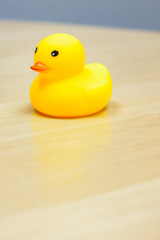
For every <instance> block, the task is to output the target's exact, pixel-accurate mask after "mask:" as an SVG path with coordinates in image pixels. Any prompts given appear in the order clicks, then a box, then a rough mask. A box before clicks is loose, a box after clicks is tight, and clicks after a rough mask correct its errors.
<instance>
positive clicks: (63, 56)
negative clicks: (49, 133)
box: [30, 33, 112, 118]
mask: <svg viewBox="0 0 160 240" xmlns="http://www.w3.org/2000/svg"><path fill="white" fill-rule="evenodd" d="M96 54H97V53H96V51H95V57H96ZM31 69H32V70H34V71H37V72H39V75H38V76H37V77H36V78H35V80H34V81H33V83H32V85H31V88H30V100H31V103H32V105H33V106H34V108H35V109H37V110H38V111H39V112H41V113H44V114H46V115H49V116H54V117H66V118H67V117H82V116H86V115H90V114H93V113H96V112H98V111H100V110H101V109H103V108H104V107H105V106H106V105H107V103H108V102H109V100H110V97H111V94H112V81H111V77H110V74H109V71H108V70H107V68H106V67H105V66H104V65H102V64H98V63H92V64H87V65H85V52H84V48H83V46H82V44H81V43H80V41H79V40H78V39H76V38H75V37H73V36H71V35H68V34H64V33H56V34H53V35H50V36H48V37H46V38H44V39H43V40H42V41H41V42H40V43H39V44H38V46H37V47H36V49H35V53H34V65H33V66H31Z"/></svg>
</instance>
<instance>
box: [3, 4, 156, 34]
mask: <svg viewBox="0 0 160 240" xmlns="http://www.w3.org/2000/svg"><path fill="white" fill-rule="evenodd" d="M0 18H1V19H15V20H40V21H53V22H65V23H80V24H94V25H103V26H114V27H125V28H138V29H149V30H160V0H132V1H130V0H128V1H127V0H56V1H55V0H0Z"/></svg>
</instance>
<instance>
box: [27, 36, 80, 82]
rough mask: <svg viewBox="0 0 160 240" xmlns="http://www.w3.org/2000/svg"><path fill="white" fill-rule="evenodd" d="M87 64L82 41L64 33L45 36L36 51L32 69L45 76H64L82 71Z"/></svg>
mask: <svg viewBox="0 0 160 240" xmlns="http://www.w3.org/2000/svg"><path fill="white" fill-rule="evenodd" d="M84 64H85V52H84V48H83V46H82V44H81V43H80V41H79V40H78V39H77V38H75V37H73V36H71V35H69V34H64V33H55V34H53V35H50V36H48V37H46V38H44V39H43V40H42V41H41V42H40V43H39V44H38V45H37V47H36V49H35V52H34V65H33V66H31V69H32V70H34V71H37V72H39V73H40V74H45V77H49V78H50V77H51V78H64V77H70V76H73V75H75V74H78V73H80V72H81V71H82V70H83V67H84Z"/></svg>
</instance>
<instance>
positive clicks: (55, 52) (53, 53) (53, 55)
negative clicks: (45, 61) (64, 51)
mask: <svg viewBox="0 0 160 240" xmlns="http://www.w3.org/2000/svg"><path fill="white" fill-rule="evenodd" d="M58 54H59V52H58V51H56V50H54V51H53V52H51V56H52V57H56V56H57V55H58Z"/></svg>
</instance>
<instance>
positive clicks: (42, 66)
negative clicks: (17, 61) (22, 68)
mask: <svg viewBox="0 0 160 240" xmlns="http://www.w3.org/2000/svg"><path fill="white" fill-rule="evenodd" d="M30 68H31V69H32V70H34V71H36V72H44V71H46V70H49V69H50V68H49V67H48V66H46V65H45V64H43V63H41V62H36V63H35V64H34V65H33V66H31V67H30Z"/></svg>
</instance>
